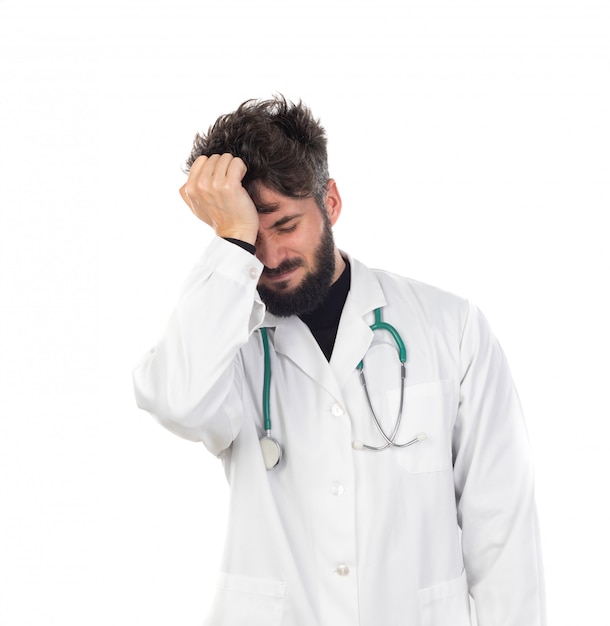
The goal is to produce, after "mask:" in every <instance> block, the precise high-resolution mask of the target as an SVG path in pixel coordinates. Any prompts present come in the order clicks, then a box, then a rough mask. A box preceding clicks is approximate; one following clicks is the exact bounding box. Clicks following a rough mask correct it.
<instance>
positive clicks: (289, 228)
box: [277, 224, 297, 235]
mask: <svg viewBox="0 0 610 626" xmlns="http://www.w3.org/2000/svg"><path fill="white" fill-rule="evenodd" d="M296 228H297V224H293V225H292V226H287V227H286V228H278V229H277V232H278V233H280V234H282V235H285V234H287V233H292V232H294V231H295V230H296Z"/></svg>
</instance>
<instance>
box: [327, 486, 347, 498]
mask: <svg viewBox="0 0 610 626" xmlns="http://www.w3.org/2000/svg"><path fill="white" fill-rule="evenodd" d="M330 492H331V493H332V494H333V496H342V495H343V494H344V493H345V487H344V486H343V485H342V484H341V483H333V484H332V485H331V486H330Z"/></svg>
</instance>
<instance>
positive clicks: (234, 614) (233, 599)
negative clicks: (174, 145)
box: [205, 574, 286, 626]
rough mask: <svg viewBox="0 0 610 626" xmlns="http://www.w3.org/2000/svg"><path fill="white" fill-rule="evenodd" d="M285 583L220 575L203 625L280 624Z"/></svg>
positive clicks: (262, 625)
mask: <svg viewBox="0 0 610 626" xmlns="http://www.w3.org/2000/svg"><path fill="white" fill-rule="evenodd" d="M285 594H286V583H285V582H283V581H281V580H269V579H266V578H251V577H249V576H237V575H235V574H220V576H219V578H218V586H217V589H216V595H215V597H214V602H213V604H212V610H211V612H210V615H209V617H208V619H207V621H206V622H205V626H280V624H281V621H282V610H283V608H284V596H285Z"/></svg>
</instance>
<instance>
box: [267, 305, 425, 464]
mask: <svg viewBox="0 0 610 626" xmlns="http://www.w3.org/2000/svg"><path fill="white" fill-rule="evenodd" d="M374 314H375V321H374V322H373V324H372V325H371V326H370V329H371V330H372V331H373V332H375V331H376V330H385V331H387V332H389V333H390V335H391V336H392V338H393V339H394V342H395V343H396V347H397V349H398V359H399V361H400V404H399V408H398V416H397V418H396V422H395V424H394V428H393V430H392V432H391V433H390V434H389V435H388V434H387V433H386V432H385V430H384V428H383V426H382V425H381V422H380V421H379V418H378V417H377V414H376V413H375V409H374V408H373V404H372V402H371V398H370V396H369V392H368V388H367V382H366V377H365V375H364V359H362V360H361V361H360V363H358V365H357V366H356V369H357V370H358V371H359V373H360V380H361V383H362V386H363V388H364V393H365V396H366V399H367V403H368V405H369V408H370V411H371V415H372V418H373V423H374V424H375V426H376V428H377V430H378V431H379V434H380V435H381V437H382V438H383V440H384V444H383V445H381V446H371V445H368V444H365V443H362V442H360V441H358V442H354V443H353V446H354V448H356V449H363V448H365V449H367V450H376V451H379V450H385V449H386V448H389V447H395V448H404V447H406V446H410V445H412V444H414V443H416V442H417V441H421V439H422V438H423V437H425V435H423V434H421V433H420V434H419V435H418V436H417V437H416V438H415V439H412V440H410V441H407V442H405V443H397V442H396V436H397V435H398V431H399V429H400V424H401V421H402V413H403V405H404V394H405V379H406V368H405V363H406V361H407V349H406V347H405V344H404V341H403V340H402V337H401V336H400V334H399V333H398V331H397V330H396V329H395V328H394V326H392V325H391V324H388V323H387V322H384V321H383V319H382V316H381V309H380V308H377V309H375V311H374ZM260 331H261V339H262V342H263V356H264V375H263V427H264V430H265V436H264V437H262V438H261V448H262V450H263V456H264V458H265V465H266V467H267V469H268V470H269V469H273V468H274V467H275V466H276V465H278V463H279V462H280V460H281V458H282V449H281V446H280V444H279V443H278V442H277V441H276V440H275V439H273V437H271V409H270V405H271V401H270V396H271V354H270V350H269V336H268V333H267V328H260Z"/></svg>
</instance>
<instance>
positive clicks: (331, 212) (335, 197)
mask: <svg viewBox="0 0 610 626" xmlns="http://www.w3.org/2000/svg"><path fill="white" fill-rule="evenodd" d="M342 206H343V203H342V202H341V196H340V195H339V189H338V188H337V183H336V181H335V180H334V179H333V178H331V179H329V181H328V183H327V184H326V212H327V213H328V219H329V220H330V223H331V226H334V225H335V223H336V221H337V220H338V219H339V215H341V207H342Z"/></svg>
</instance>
